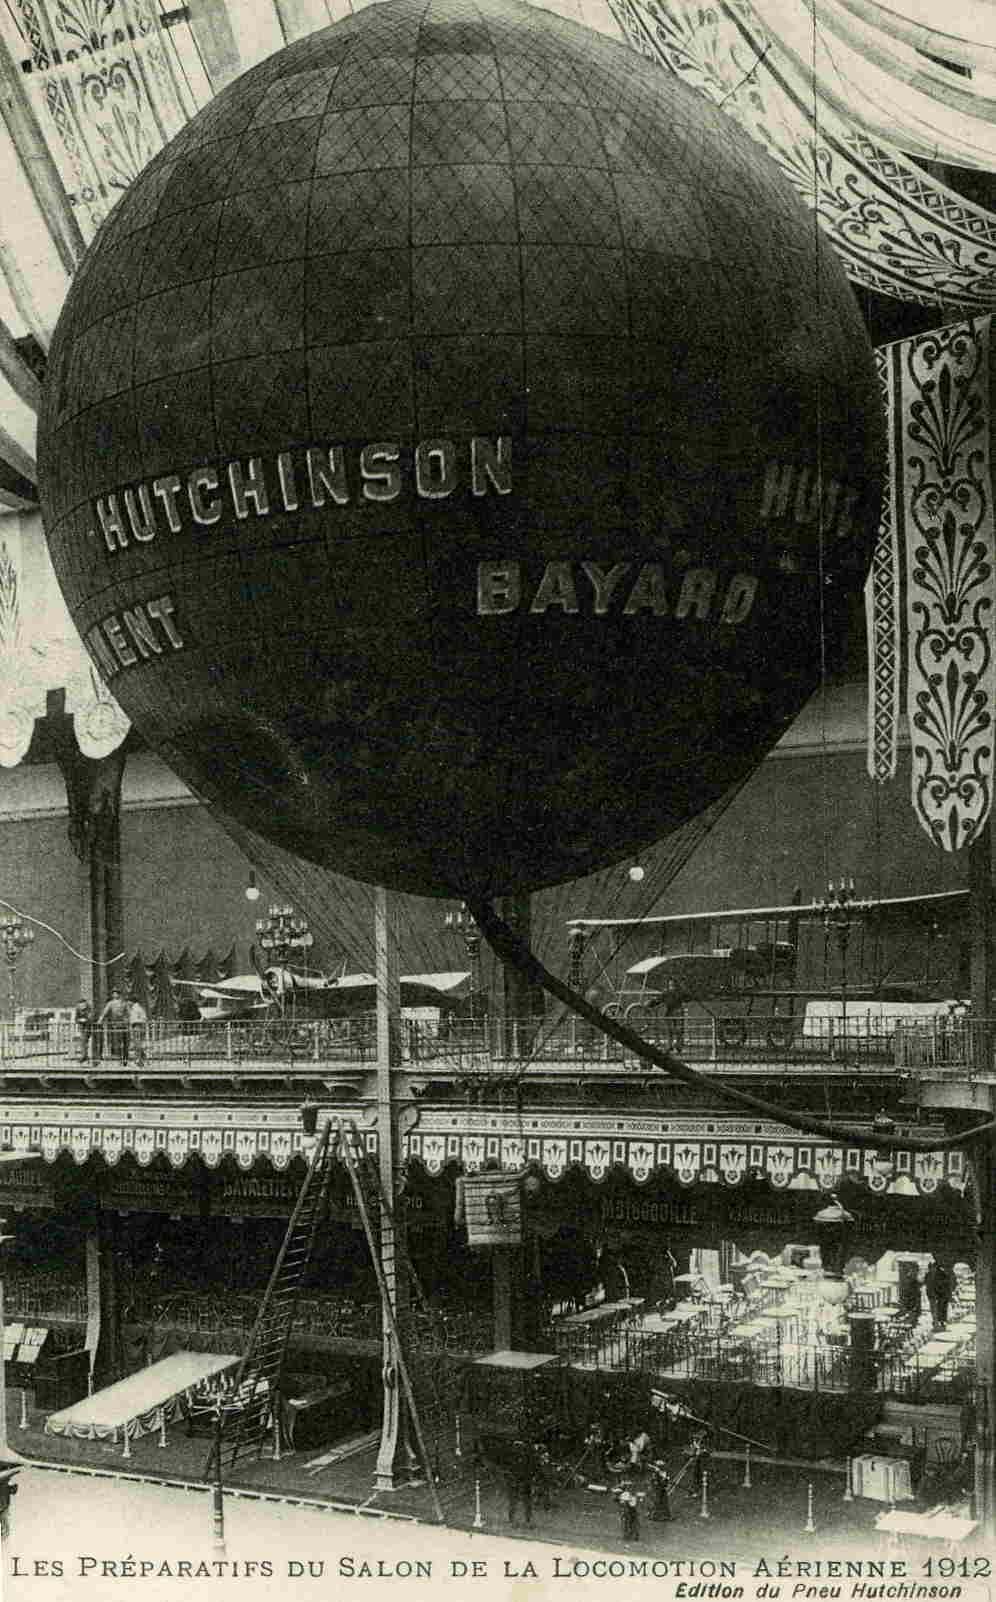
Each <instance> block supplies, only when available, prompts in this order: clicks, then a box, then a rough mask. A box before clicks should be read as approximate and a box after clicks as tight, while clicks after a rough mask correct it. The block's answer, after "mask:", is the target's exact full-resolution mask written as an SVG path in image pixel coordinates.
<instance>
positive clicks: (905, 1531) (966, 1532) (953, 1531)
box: [875, 1507, 979, 1544]
mask: <svg viewBox="0 0 996 1602" xmlns="http://www.w3.org/2000/svg"><path fill="white" fill-rule="evenodd" d="M875 1528H876V1530H884V1531H885V1532H886V1534H887V1535H917V1536H919V1537H920V1538H921V1539H922V1540H925V1541H950V1542H951V1543H952V1544H956V1543H958V1542H961V1541H967V1540H968V1537H969V1536H970V1535H974V1533H975V1531H976V1530H977V1529H978V1528H979V1523H978V1520H977V1519H969V1518H965V1517H964V1515H963V1514H961V1513H959V1512H952V1511H951V1509H950V1508H948V1507H935V1508H929V1509H928V1510H927V1512H926V1513H900V1512H898V1511H897V1510H896V1509H895V1508H891V1509H890V1510H889V1512H888V1513H879V1514H877V1516H876V1518H875Z"/></svg>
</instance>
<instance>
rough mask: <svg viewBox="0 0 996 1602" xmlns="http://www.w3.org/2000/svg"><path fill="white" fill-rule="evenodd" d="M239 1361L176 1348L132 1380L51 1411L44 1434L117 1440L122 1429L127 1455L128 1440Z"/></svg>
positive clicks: (156, 1425) (175, 1411)
mask: <svg viewBox="0 0 996 1602" xmlns="http://www.w3.org/2000/svg"><path fill="white" fill-rule="evenodd" d="M238 1362H239V1359H238V1357H236V1356H234V1355H233V1354H231V1353H228V1352H225V1353H221V1352H174V1353H173V1354H172V1356H171V1357H163V1358H161V1359H160V1361H159V1362H158V1363H152V1364H150V1366H149V1367H148V1368H143V1369H141V1370H140V1371H139V1373H137V1374H130V1375H129V1376H128V1378H127V1379H123V1380H117V1381H116V1382H115V1383H114V1384H113V1385H108V1386H105V1388H104V1389H103V1390H100V1391H94V1393H93V1395H92V1396H86V1397H84V1398H83V1400H82V1401H80V1402H74V1403H73V1405H72V1407H64V1408H62V1409H61V1410H60V1411H59V1412H58V1413H50V1414H49V1416H48V1418H47V1419H46V1420H45V1433H46V1435H66V1436H75V1437H76V1438H77V1439H78V1440H88V1441H107V1440H111V1441H116V1440H117V1438H118V1434H119V1432H120V1434H121V1437H122V1439H123V1441H124V1449H125V1452H126V1453H127V1452H128V1443H129V1441H131V1440H133V1439H134V1438H135V1437H136V1436H138V1435H147V1434H149V1432H150V1431H152V1430H157V1429H160V1428H162V1427H164V1426H165V1424H167V1423H168V1422H169V1421H170V1420H172V1419H175V1418H177V1417H178V1416H179V1415H180V1413H181V1411H182V1408H183V1404H184V1402H185V1401H186V1400H188V1399H189V1398H191V1397H193V1396H195V1395H196V1394H197V1392H198V1391H201V1390H203V1389H204V1388H205V1387H207V1386H208V1385H209V1384H210V1383H211V1382H212V1381H217V1380H218V1379H220V1377H221V1376H222V1375H224V1374H225V1373H227V1372H228V1371H229V1370H230V1369H233V1368H235V1367H236V1365H237V1364H238Z"/></svg>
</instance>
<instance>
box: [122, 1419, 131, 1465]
mask: <svg viewBox="0 0 996 1602" xmlns="http://www.w3.org/2000/svg"><path fill="white" fill-rule="evenodd" d="M122 1429H123V1430H124V1450H123V1451H122V1453H121V1456H122V1457H131V1436H130V1435H129V1434H128V1425H127V1424H124V1425H122Z"/></svg>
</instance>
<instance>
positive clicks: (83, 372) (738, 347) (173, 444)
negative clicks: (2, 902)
mask: <svg viewBox="0 0 996 1602" xmlns="http://www.w3.org/2000/svg"><path fill="white" fill-rule="evenodd" d="M881 431H882V430H881V420H880V403H879V399H878V391H877V385H876V378H875V372H874V365H873V361H872V356H871V352H870V350H869V347H868V344H867V340H866V336H865V333H864V330H863V327H862V324H861V320H860V317H859V314H858V310H857V307H856V304H855V301H854V298H853V296H852V294H851V291H850V289H849V287H848V285H847V282H846V280H845V278H844V275H843V272H842V271H841V270H840V268H839V267H838V265H837V263H836V261H835V260H834V258H833V257H832V256H831V254H830V253H829V252H828V251H827V250H826V249H825V248H822V249H821V248H820V243H819V236H818V233H817V230H816V229H815V227H814V225H813V222H812V220H811V218H810V217H809V216H807V214H806V213H805V211H804V209H803V208H802V207H801V205H800V203H799V201H798V200H797V199H796V197H795V195H794V193H793V192H792V190H791V188H790V186H789V184H788V182H787V181H786V180H784V179H783V178H782V177H781V175H780V174H779V172H778V171H777V170H776V168H775V167H774V166H773V164H772V163H771V161H770V160H769V158H768V157H767V156H766V155H765V154H763V153H762V151H761V150H760V149H758V148H757V147H756V146H755V145H753V144H752V143H751V142H750V141H749V140H748V139H747V138H746V136H745V135H743V134H742V133H740V132H739V131H738V130H737V128H736V127H735V126H734V125H733V124H732V123H731V122H730V121H728V120H727V119H726V118H724V116H723V115H722V113H721V112H719V111H717V110H715V109H713V108H712V107H711V106H710V105H709V104H707V102H706V101H705V100H704V99H702V98H700V97H698V96H697V95H696V94H695V93H694V92H693V91H692V90H690V89H688V88H686V87H685V86H684V85H682V84H681V83H679V82H677V81H676V80H675V79H673V78H672V77H670V76H669V75H667V74H665V73H663V72H662V71H661V70H660V69H659V68H657V67H655V66H653V65H651V64H650V63H644V62H642V61H640V60H639V59H638V58H637V57H635V56H634V55H633V54H632V53H630V52H629V51H628V50H625V49H624V48H622V47H621V46H618V45H615V44H612V43H610V42H608V41H606V40H604V39H602V38H600V37H598V36H596V35H595V34H592V33H590V32H588V31H587V30H586V29H584V28H581V27H579V26H576V25H574V24H571V23H568V22H564V21H562V20H559V19H557V18H554V17H552V16H551V15H549V14H548V13H545V12H541V11H538V10H534V9H532V8H529V7H526V6H524V5H519V4H513V3H507V0H502V3H497V0H473V3H467V0H429V4H428V5H426V3H425V0H392V3H388V4H384V5H376V6H372V7H370V8H369V9H367V10H364V11H363V12H362V13H360V14H359V15H357V16H353V17H350V18H349V19H348V20H346V21H343V22H341V23H337V24H335V25H334V26H333V27H330V28H328V29H326V30H324V31H323V32H321V33H319V34H316V35H314V36H312V37H311V38H308V39H306V40H303V41H302V42H300V43H298V44H295V45H292V46H290V47H288V48H287V49H286V50H283V51H281V52H280V53H279V54H277V55H275V56H273V57H272V58H271V59H269V60H268V61H266V62H264V63H263V64H262V65H261V66H260V67H258V68H256V69H254V70H253V71H252V72H250V73H248V74H247V75H246V76H245V77H244V78H242V79H240V80H239V81H238V82H237V83H235V84H233V85H232V86H231V87H230V88H229V89H227V90H226V91H225V92H224V93H223V94H221V95H219V96H218V98H217V99H216V100H215V101H214V102H213V103H212V104H211V105H210V106H209V107H208V108H206V109H205V110H204V111H203V112H202V113H201V114H200V115H199V116H198V117H197V118H195V119H194V121H193V122H191V123H190V124H189V126H188V127H187V128H186V129H185V130H184V131H183V132H182V133H181V134H180V135H179V137H178V138H177V139H175V140H174V141H173V143H172V144H171V145H170V146H169V147H168V149H166V150H165V151H164V152H163V153H162V154H161V155H160V156H158V157H157V158H156V159H155V160H154V161H153V162H152V163H151V164H150V165H149V166H148V167H147V168H146V170H145V171H144V172H143V173H142V175H141V176H140V177H139V178H138V179H137V180H136V182H135V183H134V184H133V185H132V187H131V188H130V189H129V191H128V192H127V194H126V195H125V196H124V198H123V199H122V200H121V201H120V202H119V203H118V205H117V206H116V207H115V209H114V211H113V213H112V214H111V216H110V217H109V219H108V221H107V223H106V224H105V226H104V227H103V228H102V230H101V232H100V234H99V235H98V237H97V239H96V241H95V243H94V245H93V248H92V249H91V251H90V253H89V254H88V256H87V258H86V260H85V262H84V264H83V266H82V268H81V270H80V272H79V274H78V276H77V278H76V281H75V283H74V285H73V287H72V290H71V292H70V295H69V298H68V300H67V303H66V306H65V309H64V311H63V314H62V318H61V320H60V323H59V327H58V330H57V333H56V337H55V339H54V342H53V346H52V351H51V360H50V366H49V373H48V379H47V385H46V394H45V403H44V409H43V418H42V426H41V439H40V446H39V465H40V469H41V484H42V505H43V512H44V518H45V523H46V528H47V532H48V538H49V544H50V549H51V553H52V559H53V561H54V563H55V567H56V571H57V573H58V575H59V578H60V580H61V583H62V586H63V590H64V592H65V595H66V599H67V602H68V604H69V607H70V610H71V612H72V615H73V617H74V619H75V621H76V624H77V626H78V628H79V630H80V632H81V634H82V635H83V637H84V639H85V641H86V643H87V645H88V648H89V650H90V652H91V654H92V656H93V658H94V660H95V661H96V663H97V664H98V666H99V667H100V668H101V670H102V672H103V673H104V675H105V676H106V678H107V679H108V681H109V683H110V685H111V688H112V689H113V691H114V694H115V695H116V696H117V698H118V699H119V701H120V703H121V705H122V706H123V707H124V708H125V710H126V711H127V712H128V713H129V715H130V716H131V717H132V718H133V720H134V722H135V723H136V724H137V726H138V728H139V729H140V730H141V732H142V733H143V734H144V735H145V737H146V738H147V740H148V741H149V742H150V743H151V745H152V746H153V747H154V748H155V749H156V750H157V751H159V752H160V753H161V754H162V756H163V757H164V758H165V759H166V761H167V762H168V763H169V764H170V765H171V766H172V767H173V768H175V769H176V771H177V772H178V773H180V774H181V775H182V776H183V778H184V779H186V780H187V781H188V783H189V784H190V785H191V786H192V787H193V788H194V789H195V790H196V791H198V792H199V793H201V794H202V795H203V796H205V797H206V798H208V799H211V800H214V801H217V802H219V803H221V804H222V805H223V806H224V807H226V808H228V809H229V810H230V811H231V812H232V813H234V814H235V815H236V816H237V817H238V818H240V819H241V820H242V821H243V822H245V823H247V824H249V825H251V826H252V827H253V828H254V829H256V830H257V831H259V832H260V833H262V834H264V835H267V836H268V837H269V838H271V839H273V840H274V841H276V842H279V843H280V844H282V845H283V846H286V847H288V848H290V849H291V850H292V851H294V852H297V853H299V854H301V855H302V856H304V857H306V858H310V859H312V860H314V861H316V862H321V863H324V864H327V865H329V866H331V867H334V868H337V869H339V870H341V871H343V872H346V873H348V874H351V875H353V876H355V877H357V878H361V879H367V880H372V881H377V882H380V883H383V884H386V885H389V886H395V887H398V888H402V889H408V890H415V891H422V892H429V893H451V892H452V891H453V890H454V889H457V890H463V891H465V892H466V893H471V892H473V893H474V894H487V893H498V892H504V891H509V890H513V889H518V890H524V889H529V888H535V887H538V886H541V885H544V884H553V883H556V882H558V881H561V880H564V879H569V878H575V877H577V876H579V875H581V874H585V873H588V872H590V871H591V870H593V869H595V868H597V867H598V866H600V865H602V864H605V863H608V862H611V861H613V860H616V859H618V858H621V857H622V856H624V855H626V854H628V853H630V852H633V851H635V850H638V849H639V848H640V847H641V846H642V845H644V844H645V843H647V842H648V841H650V840H653V839H657V838H660V837H661V836H663V835H664V834H666V833H667V832H668V830H670V829H671V828H673V827H674V826H676V825H677V824H679V823H680V822H682V821H684V820H686V819H688V818H689V817H691V816H693V815H695V814H696V813H697V812H698V811H699V810H700V809H702V808H703V807H704V806H705V805H706V804H707V803H708V802H709V801H710V800H712V799H714V798H715V797H716V796H718V795H720V794H721V793H723V792H724V791H725V790H726V789H727V788H728V787H729V786H730V785H731V784H732V783H734V782H735V781H737V780H738V779H740V778H741V777H742V776H743V775H744V774H745V773H747V772H749V771H750V769H751V768H752V767H753V766H754V765H755V764H756V763H757V762H758V761H759V759H760V757H761V755H762V754H763V753H764V752H765V751H766V750H767V749H768V748H769V747H770V746H771V745H772V744H773V743H774V742H775V741H776V740H777V739H778V738H779V736H780V735H781V734H782V733H783V731H784V730H785V728H786V726H787V725H788V723H789V722H790V721H791V720H792V718H793V717H794V716H795V715H796V713H797V712H798V711H799V709H800V707H801V706H802V704H803V702H804V701H805V700H806V698H807V697H808V695H809V694H810V693H811V692H812V690H813V688H814V687H815V684H816V682H817V679H818V675H819V666H820V659H821V649H832V648H833V644H834V636H835V635H839V633H840V630H841V629H842V627H843V626H844V619H845V613H846V607H847V602H848V599H849V598H850V597H852V596H853V594H854V592H855V590H856V589H857V587H858V586H860V584H861V582H862V580H863V575H864V570H865V567H866V564H867V558H868V555H869V550H870V543H871V539H872V535H873V532H874V528H875V522H876V515H877V493H878V475H879V452H880V434H881ZM821 632H822V641H821Z"/></svg>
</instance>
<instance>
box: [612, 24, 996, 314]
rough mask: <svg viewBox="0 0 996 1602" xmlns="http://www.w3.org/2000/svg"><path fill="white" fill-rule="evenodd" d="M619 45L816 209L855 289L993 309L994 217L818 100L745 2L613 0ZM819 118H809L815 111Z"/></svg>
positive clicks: (946, 307) (943, 306) (941, 309)
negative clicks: (650, 64) (709, 111)
mask: <svg viewBox="0 0 996 1602" xmlns="http://www.w3.org/2000/svg"><path fill="white" fill-rule="evenodd" d="M611 5H612V9H613V11H614V13H615V16H616V19H617V21H618V23H619V25H620V27H621V29H622V31H623V34H624V36H625V38H626V39H627V40H628V41H629V43H630V44H631V45H632V47H633V48H634V49H635V50H637V51H639V52H640V54H642V55H645V56H648V57H649V58H650V59H651V60H652V61H656V62H658V63H659V64H660V65H662V66H664V67H666V68H668V70H669V71H671V72H673V73H675V74H676V75H677V76H678V77H679V78H682V79H683V80H684V82H686V83H688V84H690V85H691V86H692V87H693V88H694V89H698V90H699V91H700V92H701V93H703V94H705V95H707V96H708V97H709V98H710V99H711V100H713V101H714V102H715V103H716V104H717V105H719V106H721V107H722V109H723V111H724V112H726V113H727V115H729V116H731V117H733V118H734V119H735V121H737V122H739V123H740V125H741V127H742V128H744V129H745V131H746V132H747V133H749V134H750V135H751V137H752V138H753V139H756V140H757V142H758V144H760V145H763V146H764V148H765V149H766V150H767V151H768V154H769V155H770V156H771V157H772V158H773V159H774V160H775V161H776V162H777V163H778V165H779V167H780V168H781V169H782V171H783V172H784V173H785V175H786V177H788V178H789V179H790V181H791V182H792V184H793V185H794V186H795V188H796V189H797V190H798V192H799V193H800V194H801V195H802V198H803V200H804V201H805V202H806V204H807V205H808V206H809V207H810V208H812V209H813V210H815V212H816V214H817V216H818V218H819V220H820V224H821V226H822V229H823V232H824V233H825V234H826V236H827V237H828V238H829V239H830V241H831V242H832V244H833V246H834V248H835V249H836V251H837V253H838V254H839V256H840V258H841V260H842V262H843V264H844V268H845V270H846V272H847V274H848V276H849V277H850V278H851V279H853V280H854V281H855V282H857V283H861V284H866V285H867V286H868V287H869V288H870V289H875V290H878V291H880V292H881V293H882V294H885V295H893V296H897V297H899V298H900V299H902V300H907V301H914V302H918V303H921V304H924V305H928V306H936V307H937V308H938V315H939V316H944V315H945V314H946V315H949V316H950V315H951V314H952V313H957V312H964V313H968V312H970V311H988V310H991V309H992V307H993V306H994V305H996V216H994V215H993V214H992V213H991V212H988V211H985V210H983V209H982V208H981V207H979V206H973V205H972V204H971V202H969V201H967V200H963V199H962V198H961V196H960V195H957V194H955V192H954V191H953V190H951V189H948V188H947V187H946V186H945V185H944V184H941V183H938V182H937V180H936V179H934V178H931V177H930V176H929V174H928V173H926V172H924V170H923V169H922V168H921V167H918V166H917V165H916V164H915V163H914V162H913V161H912V160H910V158H909V157H908V156H905V155H903V154H902V152H901V151H900V150H898V149H896V148H894V147H893V146H891V145H889V146H886V145H883V144H879V143H876V141H875V140H874V139H872V138H870V137H869V136H868V135H867V134H866V133H863V132H862V131H861V130H860V128H858V127H856V126H854V124H853V123H852V122H851V121H849V120H846V119H845V118H844V117H843V116H842V115H840V114H839V113H837V112H835V111H834V110H833V108H832V107H831V106H830V105H829V104H827V102H826V101H825V100H824V99H822V98H817V101H816V105H815V107H814V100H813V91H812V82H811V79H810V77H809V75H808V73H800V70H799V67H798V63H797V62H794V61H793V58H792V57H791V56H790V55H789V54H788V53H787V52H785V51H783V50H780V48H779V41H778V39H777V38H776V37H774V35H773V34H772V32H771V31H770V29H768V28H766V27H765V25H764V23H763V22H762V20H761V18H760V17H759V16H758V14H757V11H756V9H755V8H754V7H753V6H752V5H751V4H750V0H716V3H715V4H713V5H708V6H706V5H701V4H699V3H698V0H611ZM814 112H815V115H814Z"/></svg>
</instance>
